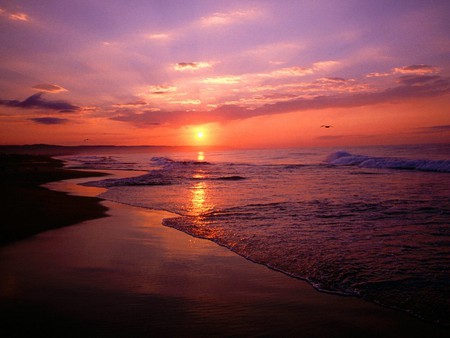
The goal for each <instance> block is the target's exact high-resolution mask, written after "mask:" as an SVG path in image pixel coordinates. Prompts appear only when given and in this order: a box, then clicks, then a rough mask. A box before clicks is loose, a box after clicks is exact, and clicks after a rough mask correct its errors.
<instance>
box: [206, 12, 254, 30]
mask: <svg viewBox="0 0 450 338" xmlns="http://www.w3.org/2000/svg"><path fill="white" fill-rule="evenodd" d="M261 16H262V12H261V11H260V10H256V9H248V10H237V11H229V12H215V13H213V14H211V15H209V16H205V17H202V18H201V19H200V24H201V25H202V26H204V27H213V26H223V25H230V24H233V23H237V22H248V21H249V20H254V19H257V18H259V17H261Z"/></svg>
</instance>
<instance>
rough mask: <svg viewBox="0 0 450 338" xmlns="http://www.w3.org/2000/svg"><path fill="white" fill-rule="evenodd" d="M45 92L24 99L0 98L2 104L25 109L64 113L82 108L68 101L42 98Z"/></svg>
mask: <svg viewBox="0 0 450 338" xmlns="http://www.w3.org/2000/svg"><path fill="white" fill-rule="evenodd" d="M42 95H43V93H36V94H34V95H31V96H30V97H28V98H27V99H25V100H23V101H18V100H0V105H3V106H7V107H18V108H25V109H33V108H37V109H51V110H58V111H60V112H62V113H69V112H74V111H77V110H79V109H80V107H78V106H75V105H73V104H71V103H69V102H66V101H49V100H44V99H42Z"/></svg>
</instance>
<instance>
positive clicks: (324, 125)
mask: <svg viewBox="0 0 450 338" xmlns="http://www.w3.org/2000/svg"><path fill="white" fill-rule="evenodd" d="M320 127H321V128H327V129H328V128H332V127H333V126H332V125H329V124H322V125H321V126H320Z"/></svg>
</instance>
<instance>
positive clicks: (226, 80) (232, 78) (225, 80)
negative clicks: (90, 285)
mask: <svg viewBox="0 0 450 338" xmlns="http://www.w3.org/2000/svg"><path fill="white" fill-rule="evenodd" d="M240 81H241V77H240V76H237V75H227V76H216V77H208V78H206V79H203V80H201V81H200V82H202V83H207V84H226V85H229V84H236V83H239V82H240Z"/></svg>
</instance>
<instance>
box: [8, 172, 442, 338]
mask: <svg viewBox="0 0 450 338" xmlns="http://www.w3.org/2000/svg"><path fill="white" fill-rule="evenodd" d="M124 174H125V173H122V175H124ZM82 180H83V179H76V180H71V181H64V182H60V183H58V182H56V183H52V184H50V185H47V186H50V187H51V188H52V189H64V191H67V192H69V193H70V194H71V195H65V196H66V197H67V198H76V197H77V196H74V195H87V196H95V195H96V194H98V193H99V192H100V191H101V190H99V189H98V188H88V187H80V186H77V185H75V183H79V182H80V181H82ZM84 180H86V179H84ZM87 180H89V179H87ZM96 189H97V190H96ZM37 203H39V202H38V201H37ZM73 203H75V204H76V202H73ZM96 203H97V202H96ZM101 206H102V207H103V208H107V209H108V211H107V215H108V217H103V218H96V219H92V220H85V221H82V222H80V223H78V224H76V225H73V226H70V227H64V228H59V229H56V230H52V231H46V232H42V233H40V234H38V235H36V236H33V237H30V238H28V239H25V240H22V241H17V242H14V243H10V244H9V245H6V246H3V247H2V248H0V271H1V275H0V310H1V317H0V318H1V323H0V324H1V325H0V335H1V336H6V335H5V334H8V336H23V335H33V336H35V335H38V334H44V335H47V336H64V337H67V336H72V337H81V336H83V337H85V336H106V337H143V336H158V337H190V336H208V337H221V336H241V337H248V336H271V337H287V336H296V337H298V336H301V337H447V336H448V334H449V333H450V331H449V330H448V329H447V328H443V327H440V326H437V325H435V324H432V323H428V322H424V321H422V320H420V319H417V318H414V317H411V316H410V315H408V314H405V313H402V312H398V311H395V310H390V309H386V308H383V307H380V306H377V305H374V304H371V303H368V302H365V301H363V300H360V299H356V298H352V297H342V296H336V295H329V294H324V293H320V292H317V291H316V290H314V289H313V288H312V287H311V286H310V285H309V284H307V283H306V282H303V281H301V280H297V279H294V278H291V277H288V276H286V275H283V274H281V273H278V272H275V271H273V270H270V269H268V268H267V267H264V266H261V265H258V264H254V263H252V262H250V261H248V260H246V259H244V258H242V257H240V256H238V255H236V254H234V253H232V252H230V251H229V250H227V249H225V248H222V247H220V246H218V245H216V244H214V243H212V242H209V241H206V240H201V239H197V238H193V237H191V236H189V235H186V234H184V233H182V232H179V231H177V230H174V229H171V228H167V227H164V226H162V225H161V221H162V219H163V218H164V217H171V216H172V215H171V214H169V213H166V212H161V211H152V210H145V209H141V208H136V207H132V206H127V205H121V204H117V203H114V202H108V201H103V202H101Z"/></svg>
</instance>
